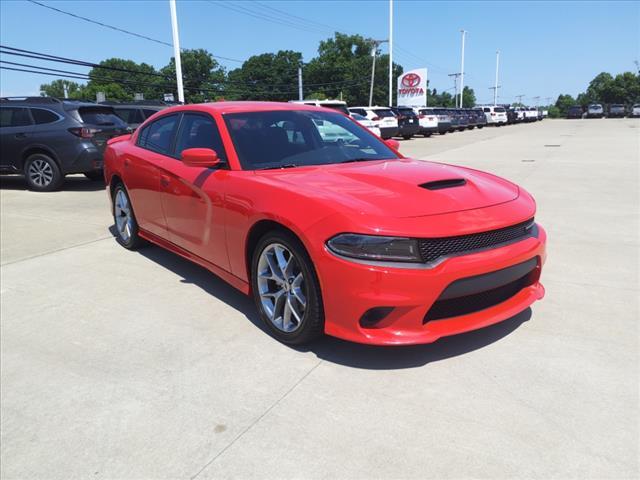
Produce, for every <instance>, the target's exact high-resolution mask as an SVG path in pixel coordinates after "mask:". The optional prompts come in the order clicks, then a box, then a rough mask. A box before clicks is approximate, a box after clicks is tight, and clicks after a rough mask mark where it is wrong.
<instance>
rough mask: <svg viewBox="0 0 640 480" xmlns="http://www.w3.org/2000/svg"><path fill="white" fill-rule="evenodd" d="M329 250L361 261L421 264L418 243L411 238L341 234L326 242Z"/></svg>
mask: <svg viewBox="0 0 640 480" xmlns="http://www.w3.org/2000/svg"><path fill="white" fill-rule="evenodd" d="M327 246H328V247H329V249H330V250H331V251H332V252H334V253H337V254H338V255H342V256H345V257H350V258H359V259H362V260H377V261H392V262H421V261H422V259H421V258H420V251H419V249H418V242H417V241H416V240H414V239H411V238H402V237H379V236H376V235H358V234H355V233H342V234H340V235H336V236H335V237H333V238H331V239H330V240H329V241H328V242H327Z"/></svg>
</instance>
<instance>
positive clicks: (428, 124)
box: [413, 107, 438, 137]
mask: <svg viewBox="0 0 640 480" xmlns="http://www.w3.org/2000/svg"><path fill="white" fill-rule="evenodd" d="M413 111H414V112H416V115H418V122H419V123H420V132H418V133H420V134H422V135H424V136H425V137H429V136H431V134H432V133H438V116H437V115H436V114H435V113H434V112H433V110H431V109H428V108H424V107H413Z"/></svg>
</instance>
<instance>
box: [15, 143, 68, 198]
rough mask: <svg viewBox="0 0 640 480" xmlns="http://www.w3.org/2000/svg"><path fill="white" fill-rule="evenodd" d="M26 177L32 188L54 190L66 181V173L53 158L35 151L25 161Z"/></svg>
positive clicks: (45, 190)
mask: <svg viewBox="0 0 640 480" xmlns="http://www.w3.org/2000/svg"><path fill="white" fill-rule="evenodd" d="M24 177H25V180H26V181H27V185H28V186H29V189H30V190H34V191H36V192H52V191H54V190H58V189H59V188H60V187H61V186H62V184H63V183H64V175H62V172H61V171H60V167H58V164H57V163H56V162H55V160H54V159H53V158H51V157H50V156H48V155H45V154H43V153H35V154H33V155H30V156H29V157H28V158H27V161H26V162H24Z"/></svg>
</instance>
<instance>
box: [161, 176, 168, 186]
mask: <svg viewBox="0 0 640 480" xmlns="http://www.w3.org/2000/svg"><path fill="white" fill-rule="evenodd" d="M160 185H162V186H163V187H168V186H169V177H168V176H167V175H160Z"/></svg>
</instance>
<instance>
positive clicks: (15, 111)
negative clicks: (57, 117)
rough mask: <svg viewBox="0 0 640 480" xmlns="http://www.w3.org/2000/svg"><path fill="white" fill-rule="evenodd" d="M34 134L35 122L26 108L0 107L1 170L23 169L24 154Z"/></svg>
mask: <svg viewBox="0 0 640 480" xmlns="http://www.w3.org/2000/svg"><path fill="white" fill-rule="evenodd" d="M32 133H33V121H32V119H31V116H30V115H29V110H28V109H27V108H24V107H0V168H2V169H4V170H11V171H19V170H21V169H22V166H21V165H22V152H23V151H24V149H25V148H26V147H27V145H28V142H29V141H30V136H31V134H32Z"/></svg>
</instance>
